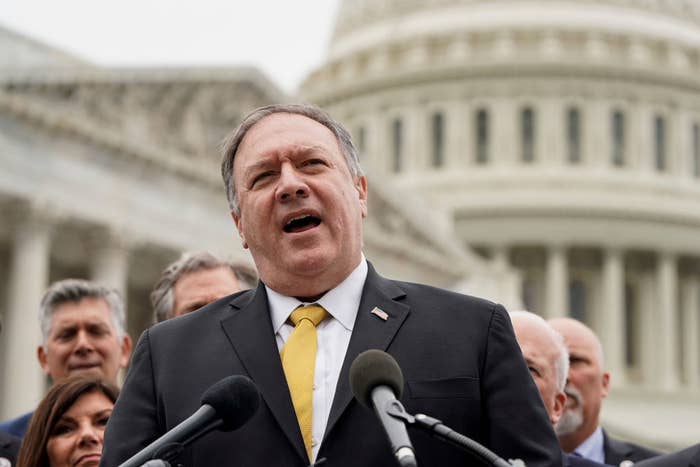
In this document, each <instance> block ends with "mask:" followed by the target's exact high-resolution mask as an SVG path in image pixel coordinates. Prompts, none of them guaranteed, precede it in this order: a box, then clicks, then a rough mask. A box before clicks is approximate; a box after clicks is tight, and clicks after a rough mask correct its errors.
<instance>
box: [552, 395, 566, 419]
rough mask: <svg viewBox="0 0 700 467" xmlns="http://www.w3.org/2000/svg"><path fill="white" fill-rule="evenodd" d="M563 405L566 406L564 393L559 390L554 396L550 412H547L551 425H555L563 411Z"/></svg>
mask: <svg viewBox="0 0 700 467" xmlns="http://www.w3.org/2000/svg"><path fill="white" fill-rule="evenodd" d="M564 407H566V393H564V391H560V392H558V393H556V395H555V396H554V406H553V407H552V413H550V414H549V421H551V422H552V426H557V423H559V419H560V418H561V416H562V414H563V413H564Z"/></svg>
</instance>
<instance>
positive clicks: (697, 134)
mask: <svg viewBox="0 0 700 467" xmlns="http://www.w3.org/2000/svg"><path fill="white" fill-rule="evenodd" d="M692 167H693V175H694V176H695V178H700V125H698V124H697V123H695V124H693V164H692Z"/></svg>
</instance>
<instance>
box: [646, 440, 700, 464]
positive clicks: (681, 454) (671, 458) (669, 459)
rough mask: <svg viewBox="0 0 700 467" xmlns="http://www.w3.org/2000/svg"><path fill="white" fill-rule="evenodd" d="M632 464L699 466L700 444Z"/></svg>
mask: <svg viewBox="0 0 700 467" xmlns="http://www.w3.org/2000/svg"><path fill="white" fill-rule="evenodd" d="M634 465H635V467H637V466H638V467H700V444H695V445H693V446H690V447H689V448H685V449H683V450H681V451H677V452H672V453H671V454H664V455H662V456H657V457H652V458H651V459H646V460H643V461H641V462H637V463H636V464H634Z"/></svg>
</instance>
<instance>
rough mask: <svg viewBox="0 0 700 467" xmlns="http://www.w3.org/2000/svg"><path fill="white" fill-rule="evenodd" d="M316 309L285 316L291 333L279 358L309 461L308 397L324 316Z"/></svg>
mask: <svg viewBox="0 0 700 467" xmlns="http://www.w3.org/2000/svg"><path fill="white" fill-rule="evenodd" d="M327 314H328V313H327V312H326V310H324V309H323V307H321V306H319V305H309V306H303V307H299V308H297V309H296V310H294V311H293V312H292V314H291V315H289V319H290V320H291V322H292V323H293V324H294V330H293V331H292V333H291V334H290V335H289V337H288V338H287V342H285V343H284V346H283V347H282V351H281V352H280V358H281V359H282V368H284V376H285V377H286V378H287V386H288V387H289V394H290V395H291V396H292V404H293V405H294V412H295V413H296V415H297V420H298V421H299V428H300V430H301V436H302V438H304V446H305V447H306V453H307V454H308V456H309V461H310V460H311V394H312V391H313V384H314V366H315V363H316V326H317V325H318V323H320V322H321V321H323V319H324V318H325V317H326V316H327Z"/></svg>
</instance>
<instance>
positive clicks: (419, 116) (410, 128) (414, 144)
mask: <svg viewBox="0 0 700 467" xmlns="http://www.w3.org/2000/svg"><path fill="white" fill-rule="evenodd" d="M403 115H404V127H403V140H404V146H403V153H404V156H405V159H404V160H405V167H406V169H405V171H406V172H408V173H413V174H420V173H422V171H423V170H425V168H426V167H427V166H428V160H429V151H428V147H429V145H428V141H429V137H428V135H429V132H428V121H427V118H426V114H425V112H424V110H423V108H422V107H421V106H420V105H418V104H415V105H411V106H410V107H408V108H406V111H405V113H404V114H403Z"/></svg>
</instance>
